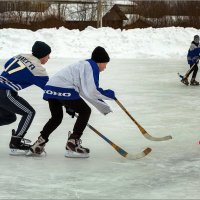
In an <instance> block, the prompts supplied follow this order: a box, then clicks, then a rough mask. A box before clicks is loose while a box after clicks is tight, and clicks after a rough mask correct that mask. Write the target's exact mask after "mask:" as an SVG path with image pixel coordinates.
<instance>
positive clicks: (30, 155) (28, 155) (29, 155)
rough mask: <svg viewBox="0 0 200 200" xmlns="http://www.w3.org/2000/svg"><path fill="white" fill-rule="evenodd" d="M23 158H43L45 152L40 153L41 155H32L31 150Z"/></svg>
mask: <svg viewBox="0 0 200 200" xmlns="http://www.w3.org/2000/svg"><path fill="white" fill-rule="evenodd" d="M25 156H27V157H45V156H46V152H42V153H41V154H38V153H33V152H32V151H31V150H29V151H28V152H27V153H26V155H25Z"/></svg>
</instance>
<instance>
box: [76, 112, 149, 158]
mask: <svg viewBox="0 0 200 200" xmlns="http://www.w3.org/2000/svg"><path fill="white" fill-rule="evenodd" d="M75 116H76V117H77V115H75ZM87 126H88V127H89V128H90V129H91V130H93V131H94V132H95V133H96V134H97V135H99V136H100V137H101V138H102V139H103V140H105V141H106V142H107V143H108V144H110V145H111V146H112V147H113V148H114V149H115V150H116V151H117V152H118V153H119V154H120V155H121V156H123V157H124V158H127V159H129V160H137V159H140V158H143V157H145V156H146V155H148V154H149V153H150V152H151V148H146V149H145V150H144V151H142V152H140V153H137V154H129V153H128V152H126V151H125V150H124V149H122V148H121V147H119V146H118V145H116V144H115V143H113V142H112V141H111V140H109V139H108V138H107V137H106V136H104V135H103V134H101V133H100V132H99V131H97V130H96V129H95V128H94V127H93V126H91V125H90V124H87Z"/></svg>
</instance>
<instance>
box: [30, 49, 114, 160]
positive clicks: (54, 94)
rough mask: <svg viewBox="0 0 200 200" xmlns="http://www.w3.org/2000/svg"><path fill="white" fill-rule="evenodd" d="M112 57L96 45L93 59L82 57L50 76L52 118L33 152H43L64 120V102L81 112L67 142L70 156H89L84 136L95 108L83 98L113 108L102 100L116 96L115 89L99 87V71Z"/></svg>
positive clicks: (48, 92)
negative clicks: (83, 139) (82, 141)
mask: <svg viewBox="0 0 200 200" xmlns="http://www.w3.org/2000/svg"><path fill="white" fill-rule="evenodd" d="M109 61H110V58H109V55H108V54H107V52H106V51H105V49H104V48H102V47H99V46H98V47H96V48H95V49H94V51H93V52H92V56H91V59H88V60H84V61H80V62H78V63H75V64H72V65H69V66H68V67H65V68H63V69H62V70H60V71H59V72H58V73H56V74H55V75H54V76H52V77H51V78H50V80H49V81H48V83H47V85H46V86H45V93H44V99H45V100H47V101H48V103H49V109H50V112H51V118H50V119H49V121H48V122H47V123H46V125H45V126H44V127H43V130H42V131H41V135H40V136H39V137H38V140H37V141H36V142H35V143H34V144H33V146H32V147H31V148H30V150H31V152H32V153H35V154H41V153H42V152H43V151H44V146H45V144H46V143H47V142H48V138H49V135H50V134H51V133H52V132H53V131H54V130H55V129H56V128H57V127H58V126H59V125H60V124H61V122H62V119H63V106H64V107H65V108H66V112H67V113H68V114H69V115H71V116H72V117H74V115H75V113H77V114H78V117H77V120H76V122H75V125H74V128H73V132H69V137H68V141H67V143H66V154H65V156H66V157H82V158H87V157H89V152H90V151H89V149H88V148H85V147H83V146H81V139H80V138H81V136H82V134H83V131H84V130H85V128H86V125H87V123H88V121H89V118H90V114H91V108H90V107H89V106H88V105H87V103H86V102H85V101H84V100H83V99H82V97H83V98H84V99H86V100H87V101H89V102H90V103H91V104H93V105H94V106H95V107H96V108H97V109H98V110H99V111H100V112H101V113H102V114H104V115H106V114H108V113H110V112H111V109H110V107H109V106H108V105H107V104H106V103H105V102H104V101H103V100H102V99H105V100H113V99H114V98H115V94H114V91H112V90H110V89H108V90H103V89H102V88H100V87H99V74H100V72H102V71H103V70H104V69H105V68H106V65H107V63H108V62H109Z"/></svg>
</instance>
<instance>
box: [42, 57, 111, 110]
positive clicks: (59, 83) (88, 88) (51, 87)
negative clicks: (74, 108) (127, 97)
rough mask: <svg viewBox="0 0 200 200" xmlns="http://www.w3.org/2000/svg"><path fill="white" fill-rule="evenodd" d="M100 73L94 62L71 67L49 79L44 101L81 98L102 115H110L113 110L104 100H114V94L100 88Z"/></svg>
mask: <svg viewBox="0 0 200 200" xmlns="http://www.w3.org/2000/svg"><path fill="white" fill-rule="evenodd" d="M99 73H100V71H99V68H98V65H97V64H96V63H95V62H94V61H93V60H87V61H80V62H78V63H75V64H72V65H69V66H68V67H65V68H63V69H62V70H60V71H59V72H57V73H56V74H55V75H54V76H52V77H51V78H50V79H49V81H48V82H47V84H46V86H45V89H44V90H45V94H44V99H45V100H47V99H60V100H73V99H79V98H80V96H81V97H83V98H84V99H86V100H87V101H89V102H90V103H91V104H92V105H94V106H95V107H96V108H97V109H98V110H99V111H100V112H101V113H103V114H108V113H109V112H111V109H110V107H109V106H108V105H107V104H106V103H105V102H104V101H103V99H104V100H113V99H114V92H113V91H112V90H103V89H102V88H99Z"/></svg>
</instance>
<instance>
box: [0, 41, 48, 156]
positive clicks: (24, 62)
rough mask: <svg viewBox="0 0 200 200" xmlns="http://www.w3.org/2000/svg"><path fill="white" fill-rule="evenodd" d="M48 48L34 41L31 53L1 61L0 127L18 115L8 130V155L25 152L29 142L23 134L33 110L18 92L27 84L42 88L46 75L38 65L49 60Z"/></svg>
mask: <svg viewBox="0 0 200 200" xmlns="http://www.w3.org/2000/svg"><path fill="white" fill-rule="evenodd" d="M50 53H51V48H50V47H49V46H48V45H47V44H46V43H44V42H41V41H36V42H35V43H34V45H33V47H32V54H20V55H17V56H15V57H13V58H11V59H9V60H8V61H7V62H6V63H5V66H4V67H5V68H4V70H3V72H2V74H1V75H0V126H3V125H8V124H11V123H13V122H15V121H16V119H17V117H16V114H18V115H21V116H22V117H21V120H20V122H19V125H18V128H17V129H16V130H14V129H13V130H12V136H11V140H10V145H9V146H10V149H11V152H10V154H11V155H17V154H24V153H26V152H27V151H28V150H29V148H30V145H29V144H27V143H26V141H27V140H26V139H24V136H25V134H26V132H27V130H28V129H29V127H30V125H31V123H32V121H33V118H34V116H35V110H34V109H33V107H32V106H31V105H30V104H29V103H28V102H27V101H26V100H25V99H23V98H22V97H20V96H19V95H18V92H19V91H20V90H22V89H25V88H27V87H29V86H31V85H36V86H38V87H40V88H42V89H43V88H44V86H45V84H46V83H47V81H48V79H49V78H48V75H47V72H46V70H45V68H44V67H43V66H42V64H45V63H46V62H47V61H48V59H49V54H50Z"/></svg>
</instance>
